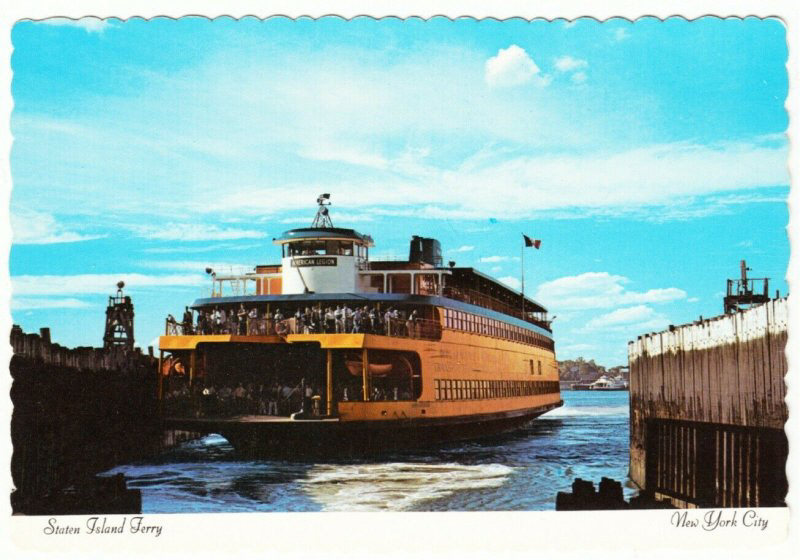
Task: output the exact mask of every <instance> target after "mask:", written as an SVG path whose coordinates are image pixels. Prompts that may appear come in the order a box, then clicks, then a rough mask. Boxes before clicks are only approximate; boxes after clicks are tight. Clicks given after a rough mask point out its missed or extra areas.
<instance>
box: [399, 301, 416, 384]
mask: <svg viewBox="0 0 800 560" xmlns="http://www.w3.org/2000/svg"><path fill="white" fill-rule="evenodd" d="M417 320H418V318H417V310H416V309H415V310H413V311H412V312H411V314H410V315H409V316H408V320H406V331H408V336H410V337H411V338H416V336H417ZM395 400H397V399H395Z"/></svg>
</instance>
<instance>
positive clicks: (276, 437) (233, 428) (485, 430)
mask: <svg viewBox="0 0 800 560" xmlns="http://www.w3.org/2000/svg"><path fill="white" fill-rule="evenodd" d="M562 404H563V403H562V401H558V402H554V403H550V404H546V405H541V406H536V407H531V408H523V409H516V410H507V411H504V412H496V413H489V414H472V415H461V416H449V417H427V418H386V419H383V420H356V421H349V422H348V421H343V420H342V419H341V418H305V419H303V418H297V417H294V418H292V417H289V418H287V417H282V416H269V415H241V416H235V417H226V418H219V417H218V418H213V417H208V418H191V417H167V418H166V419H165V422H166V425H167V427H170V428H174V429H181V430H188V431H191V432H195V433H201V434H209V433H216V434H220V435H222V436H223V437H225V438H226V439H227V440H228V441H229V442H230V443H231V445H233V446H234V448H236V450H237V451H238V452H240V453H243V454H246V455H253V456H261V455H270V456H274V455H305V456H308V455H314V454H317V453H318V454H321V455H322V454H324V455H326V456H330V455H337V454H350V453H365V452H367V453H368V452H371V451H379V450H394V449H407V448H417V447H424V446H427V445H431V444H438V443H448V442H455V441H461V440H470V439H476V438H480V437H487V436H493V435H497V434H501V433H504V432H508V431H512V430H515V429H517V428H519V427H521V426H523V425H525V424H526V423H528V422H530V421H532V420H534V419H535V418H536V417H538V416H540V415H542V414H544V413H546V412H548V411H550V410H552V409H554V408H556V407H557V406H561V405H562Z"/></svg>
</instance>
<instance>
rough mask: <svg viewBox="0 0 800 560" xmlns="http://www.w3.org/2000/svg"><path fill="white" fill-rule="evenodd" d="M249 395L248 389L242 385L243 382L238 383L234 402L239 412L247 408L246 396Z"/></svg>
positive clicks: (234, 392) (234, 393)
mask: <svg viewBox="0 0 800 560" xmlns="http://www.w3.org/2000/svg"><path fill="white" fill-rule="evenodd" d="M246 396H247V391H246V390H245V388H244V387H243V386H242V384H241V383H239V385H237V387H236V389H234V390H233V402H234V407H235V409H236V412H237V413H242V412H244V410H245V397H246Z"/></svg>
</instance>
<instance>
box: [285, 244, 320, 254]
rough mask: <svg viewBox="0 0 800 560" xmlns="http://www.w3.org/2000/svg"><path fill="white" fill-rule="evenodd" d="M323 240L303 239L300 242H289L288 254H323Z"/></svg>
mask: <svg viewBox="0 0 800 560" xmlns="http://www.w3.org/2000/svg"><path fill="white" fill-rule="evenodd" d="M324 254H325V242H324V241H304V242H302V243H291V244H290V245H289V256H302V255H324Z"/></svg>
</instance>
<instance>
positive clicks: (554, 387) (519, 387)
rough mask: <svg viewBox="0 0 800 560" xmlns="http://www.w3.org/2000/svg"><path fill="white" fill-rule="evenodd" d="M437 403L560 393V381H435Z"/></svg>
mask: <svg viewBox="0 0 800 560" xmlns="http://www.w3.org/2000/svg"><path fill="white" fill-rule="evenodd" d="M433 382H434V394H435V398H436V400H437V401H451V400H467V399H496V398H504V397H527V396H530V395H544V394H546V393H558V391H559V387H558V381H511V380H502V381H501V380H497V381H484V380H480V379H434V380H433Z"/></svg>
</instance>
